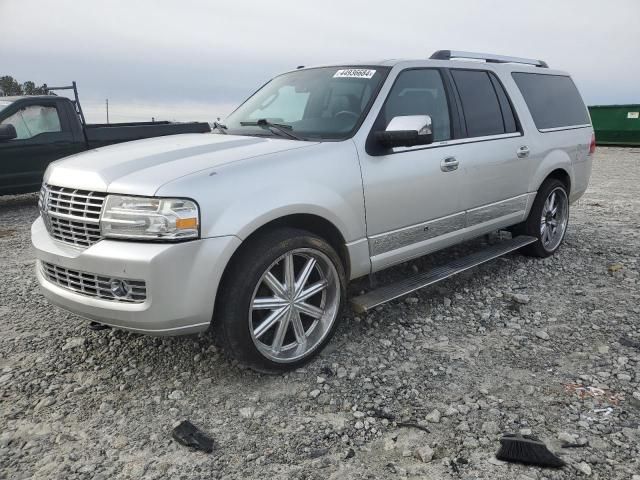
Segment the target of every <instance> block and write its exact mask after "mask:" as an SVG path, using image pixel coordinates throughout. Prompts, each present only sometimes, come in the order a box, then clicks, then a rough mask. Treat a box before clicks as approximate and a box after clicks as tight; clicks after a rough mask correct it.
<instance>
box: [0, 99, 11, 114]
mask: <svg viewBox="0 0 640 480" xmlns="http://www.w3.org/2000/svg"><path fill="white" fill-rule="evenodd" d="M12 103H13V102H9V101H8V100H2V99H1V98H0V112H2V110H4V109H5V108H7V107H8V106H9V105H11V104H12Z"/></svg>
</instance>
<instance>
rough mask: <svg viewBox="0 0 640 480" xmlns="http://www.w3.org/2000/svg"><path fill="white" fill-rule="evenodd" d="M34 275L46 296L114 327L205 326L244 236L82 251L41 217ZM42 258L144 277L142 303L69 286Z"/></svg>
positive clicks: (165, 330) (190, 329)
mask: <svg viewBox="0 0 640 480" xmlns="http://www.w3.org/2000/svg"><path fill="white" fill-rule="evenodd" d="M31 239H32V243H33V247H34V249H35V253H36V258H37V262H36V276H37V278H38V282H39V283H40V287H41V290H42V292H43V294H44V295H45V297H47V299H49V301H51V302H52V303H54V304H56V305H58V306H60V307H62V308H64V309H66V310H69V311H71V312H73V313H76V314H78V315H81V316H83V317H87V318H89V319H92V320H95V321H97V322H100V323H103V324H105V325H111V326H113V327H118V328H124V329H127V330H132V331H135V332H140V333H146V334H153V335H178V334H187V333H194V332H199V331H202V330H206V329H207V328H208V327H209V324H210V323H211V319H212V316H213V307H214V304H215V296H216V292H217V290H218V285H219V283H220V279H221V277H222V273H223V272H224V268H225V266H226V265H227V262H228V261H229V259H230V258H231V255H232V254H233V252H234V251H235V249H236V248H237V247H238V245H240V239H238V238H237V237H234V236H226V237H215V238H207V239H201V240H196V241H192V242H184V243H174V244H166V243H163V244H160V243H140V242H125V241H115V240H102V241H100V242H98V243H96V244H95V245H93V246H91V247H89V248H87V249H84V250H79V249H76V248H73V247H69V246H67V245H64V244H61V243H59V242H57V241H55V240H53V239H52V238H51V237H50V236H49V234H48V233H47V230H46V228H45V226H44V223H43V221H42V219H41V218H38V219H37V220H36V221H35V222H34V224H33V226H32V227H31ZM42 262H47V263H50V264H53V265H57V266H59V267H63V268H66V269H69V270H77V271H80V272H88V273H92V274H97V275H101V276H105V277H114V278H124V279H133V280H143V281H144V282H146V287H147V297H146V299H145V300H144V302H142V303H123V302H118V301H115V300H109V299H102V298H98V297H95V296H90V295H86V294H82V293H78V292H75V291H73V290H69V289H68V288H64V287H61V286H59V285H58V284H56V283H53V282H51V281H50V280H48V279H47V278H46V277H45V276H44V274H43V272H42Z"/></svg>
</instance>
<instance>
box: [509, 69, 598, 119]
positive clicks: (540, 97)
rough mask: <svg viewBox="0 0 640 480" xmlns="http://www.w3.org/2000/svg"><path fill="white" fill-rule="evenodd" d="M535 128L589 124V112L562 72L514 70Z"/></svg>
mask: <svg viewBox="0 0 640 480" xmlns="http://www.w3.org/2000/svg"><path fill="white" fill-rule="evenodd" d="M511 75H512V76H513V79H514V80H515V82H516V85H518V88H519V89H520V92H521V93H522V96H523V97H524V100H525V102H526V103H527V107H528V108H529V111H530V112H531V116H532V117H533V121H534V122H535V124H536V127H537V128H538V130H545V129H548V128H563V127H577V126H581V125H589V124H590V123H591V122H590V120H589V114H588V113H587V107H585V105H584V102H583V101H582V97H580V93H579V92H578V89H577V88H576V86H575V84H574V83H573V80H571V78H570V77H567V76H565V75H545V74H539V73H524V72H513V73H512V74H511Z"/></svg>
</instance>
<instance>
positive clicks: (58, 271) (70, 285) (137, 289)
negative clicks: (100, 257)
mask: <svg viewBox="0 0 640 480" xmlns="http://www.w3.org/2000/svg"><path fill="white" fill-rule="evenodd" d="M42 274H43V275H44V276H45V278H46V279H47V280H49V281H50V282H52V283H55V284H56V285H58V286H59V287H62V288H66V289H67V290H71V291H73V292H76V293H80V294H82V295H87V296H89V297H94V298H101V299H104V300H113V301H116V302H124V303H143V302H144V301H145V300H146V299H147V286H146V283H145V282H144V280H129V279H124V278H112V277H105V276H102V275H96V274H95V273H87V272H80V271H78V270H69V269H67V268H63V267H60V266H58V265H54V264H53V263H47V262H42ZM113 280H121V281H125V282H126V283H127V284H128V285H129V287H130V291H129V292H128V293H127V295H126V296H116V295H114V293H113V292H112V291H111V282H112V281H113Z"/></svg>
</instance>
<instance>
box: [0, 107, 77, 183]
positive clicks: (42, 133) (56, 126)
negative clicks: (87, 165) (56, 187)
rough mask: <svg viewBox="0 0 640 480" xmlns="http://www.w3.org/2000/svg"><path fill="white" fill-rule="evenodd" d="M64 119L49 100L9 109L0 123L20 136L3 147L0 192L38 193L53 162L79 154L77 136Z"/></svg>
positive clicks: (1, 151) (2, 145) (0, 147)
mask: <svg viewBox="0 0 640 480" xmlns="http://www.w3.org/2000/svg"><path fill="white" fill-rule="evenodd" d="M3 113H4V112H3ZM61 120H62V119H61V118H60V115H59V112H58V109H57V107H56V105H55V103H54V102H47V101H42V102H38V103H37V104H29V105H27V106H23V107H18V108H17V109H16V110H15V111H11V110H9V111H7V112H6V113H5V115H4V118H0V124H2V125H4V124H11V125H13V126H14V127H15V129H16V133H17V134H18V135H17V137H16V138H14V139H12V140H8V141H5V142H2V143H1V144H0V153H1V155H0V192H2V191H4V192H9V191H10V192H13V193H20V192H30V191H36V190H38V189H39V188H40V184H41V183H42V175H43V174H44V171H45V170H46V168H47V166H48V165H49V163H51V162H52V161H53V160H57V159H59V158H62V157H65V156H67V155H71V154H73V153H76V151H77V145H74V142H73V135H72V133H71V132H70V131H69V130H68V129H66V128H63V122H62V121H61Z"/></svg>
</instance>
